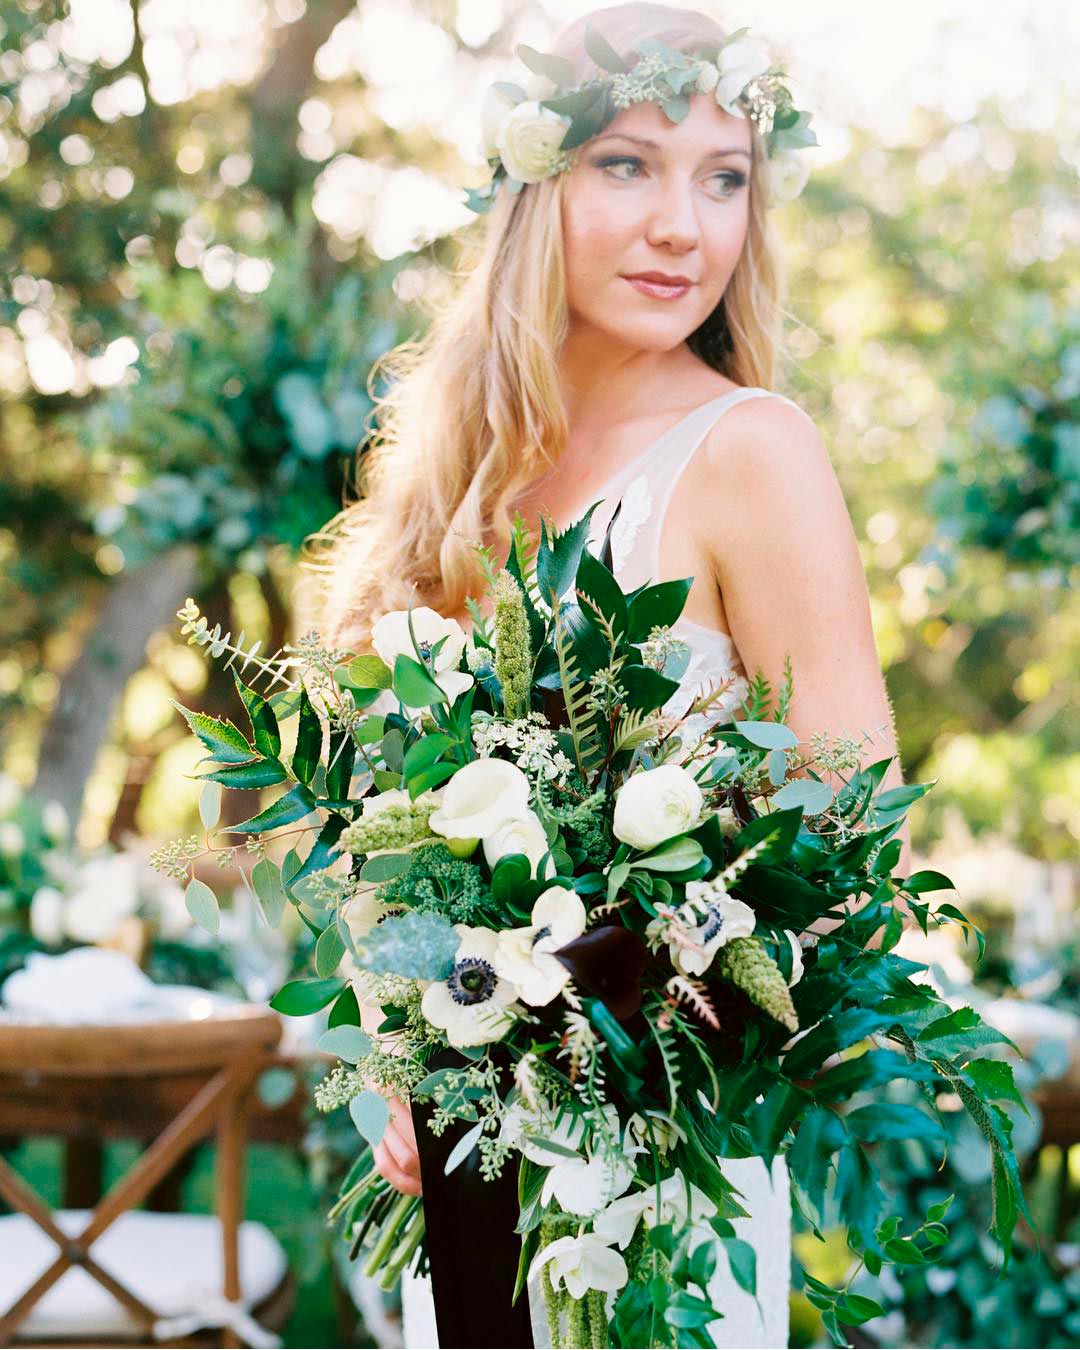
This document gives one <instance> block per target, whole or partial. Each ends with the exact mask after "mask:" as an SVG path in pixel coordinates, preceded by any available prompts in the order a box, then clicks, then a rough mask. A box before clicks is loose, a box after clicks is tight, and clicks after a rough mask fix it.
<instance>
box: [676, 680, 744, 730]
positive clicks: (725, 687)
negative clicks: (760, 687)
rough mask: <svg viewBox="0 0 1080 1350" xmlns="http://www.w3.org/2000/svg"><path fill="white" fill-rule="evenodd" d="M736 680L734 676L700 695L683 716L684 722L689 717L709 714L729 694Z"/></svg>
mask: <svg viewBox="0 0 1080 1350" xmlns="http://www.w3.org/2000/svg"><path fill="white" fill-rule="evenodd" d="M735 678H736V677H735V676H734V675H732V676H731V677H730V678H729V679H726V680H721V681H720V683H719V684H715V685H713V687H712V688H711V689H710V690H708V692H707V693H704V694H701V695H699V697H698V698H696V699H695V700H694V701H693V703H691V705H690V706H689V708H687V710H686V712H685V713H684V714H683V719H682V720H685V719H686V718H687V717H693V716H695V715H696V714H697V713H704V712H709V711H710V709H711V708H712V707H713V705H714V704H716V703H719V702H720V700H721V699H722V698H723V697H724V695H725V694H727V693H728V692H729V690H730V689H731V686H732V685H733V684H734V683H735Z"/></svg>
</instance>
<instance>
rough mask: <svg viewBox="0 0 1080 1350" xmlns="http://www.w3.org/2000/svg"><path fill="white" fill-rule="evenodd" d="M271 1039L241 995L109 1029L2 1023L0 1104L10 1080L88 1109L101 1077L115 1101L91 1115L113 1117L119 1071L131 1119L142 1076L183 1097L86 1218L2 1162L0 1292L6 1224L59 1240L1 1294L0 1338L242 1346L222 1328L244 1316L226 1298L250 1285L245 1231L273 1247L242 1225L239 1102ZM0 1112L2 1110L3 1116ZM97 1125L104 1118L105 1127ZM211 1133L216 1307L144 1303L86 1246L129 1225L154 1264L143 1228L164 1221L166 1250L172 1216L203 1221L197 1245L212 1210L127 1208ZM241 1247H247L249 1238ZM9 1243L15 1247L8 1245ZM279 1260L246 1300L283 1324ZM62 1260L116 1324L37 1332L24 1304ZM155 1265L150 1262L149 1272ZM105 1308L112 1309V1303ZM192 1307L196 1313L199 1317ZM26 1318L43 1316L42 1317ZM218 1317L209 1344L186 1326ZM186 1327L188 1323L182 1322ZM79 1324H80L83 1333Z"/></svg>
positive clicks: (284, 1282) (45, 1286) (34, 1299)
mask: <svg viewBox="0 0 1080 1350" xmlns="http://www.w3.org/2000/svg"><path fill="white" fill-rule="evenodd" d="M280 1035H281V1024H280V1022H279V1020H278V1018H277V1016H276V1015H275V1014H273V1013H270V1012H268V1011H266V1010H264V1009H259V1008H256V1007H252V1006H249V1005H238V1006H237V1007H236V1008H231V1007H230V1008H228V1009H226V1010H223V1011H221V1012H215V1015H213V1016H209V1017H207V1018H206V1019H205V1020H193V1021H177V1022H157V1023H140V1024H124V1025H115V1026H61V1025H44V1024H41V1025H37V1024H35V1025H28V1024H26V1023H7V1024H5V1023H0V1103H3V1102H4V1101H5V1100H6V1099H8V1098H9V1094H10V1096H11V1097H14V1098H15V1099H18V1097H19V1094H20V1090H24V1089H25V1088H26V1086H27V1085H28V1084H29V1085H34V1086H35V1087H36V1090H37V1092H38V1093H39V1094H40V1093H41V1092H44V1091H48V1093H49V1095H50V1096H54V1097H55V1098H57V1099H58V1100H59V1101H60V1102H63V1101H64V1100H65V1097H68V1098H70V1100H71V1104H72V1108H73V1110H74V1111H78V1110H79V1109H80V1108H85V1106H86V1104H87V1089H88V1088H89V1089H91V1091H92V1090H93V1086H94V1083H95V1080H97V1082H98V1083H99V1084H105V1083H111V1084H112V1085H113V1088H114V1095H113V1097H112V1100H111V1101H106V1102H105V1103H104V1106H105V1108H106V1109H105V1111H104V1112H100V1111H99V1113H98V1114H99V1115H109V1114H112V1115H116V1114H117V1113H120V1114H121V1116H122V1113H123V1111H124V1102H123V1101H121V1100H117V1098H116V1096H115V1084H116V1083H117V1081H122V1082H124V1083H125V1084H126V1086H127V1093H128V1101H129V1104H130V1107H131V1109H132V1114H133V1115H135V1116H137V1115H138V1101H139V1097H140V1093H141V1085H142V1083H143V1082H147V1084H148V1086H149V1084H150V1083H152V1082H155V1081H157V1080H169V1081H170V1082H171V1083H172V1084H173V1086H174V1090H175V1091H177V1092H178V1094H179V1099H180V1101H181V1102H182V1105H180V1109H179V1111H178V1114H176V1115H175V1117H173V1118H172V1119H171V1120H169V1121H168V1123H167V1124H166V1125H165V1127H164V1128H163V1129H162V1130H161V1131H160V1133H158V1134H157V1135H156V1137H155V1138H154V1139H153V1141H152V1142H151V1143H150V1145H149V1147H148V1148H147V1149H146V1151H145V1152H144V1153H143V1154H142V1155H141V1156H140V1157H139V1159H138V1160H137V1161H136V1163H135V1164H134V1166H133V1167H132V1168H131V1169H130V1171H128V1172H127V1174H126V1175H124V1176H123V1177H121V1178H120V1179H119V1180H118V1181H117V1182H116V1184H115V1185H114V1186H113V1187H112V1188H111V1189H110V1190H109V1191H108V1193H107V1194H106V1195H105V1196H104V1197H103V1198H102V1199H101V1200H100V1202H99V1203H98V1204H97V1205H96V1206H95V1207H94V1208H93V1209H92V1210H90V1211H89V1212H87V1213H86V1214H85V1215H82V1214H80V1213H78V1212H76V1211H67V1212H64V1213H57V1214H54V1213H53V1212H52V1211H50V1209H49V1207H48V1205H47V1204H46V1203H45V1202H44V1201H43V1200H42V1198H41V1197H40V1196H39V1195H38V1194H37V1193H36V1192H35V1191H34V1190H33V1189H32V1188H31V1187H30V1186H29V1185H28V1184H27V1183H26V1181H24V1180H23V1179H22V1178H21V1177H20V1176H19V1175H18V1173H17V1172H16V1171H15V1170H14V1169H13V1168H12V1167H11V1166H10V1165H9V1164H8V1163H7V1162H6V1161H5V1160H4V1159H3V1158H0V1197H2V1198H3V1199H4V1200H5V1201H6V1202H7V1204H8V1205H9V1206H10V1207H11V1208H12V1209H13V1210H14V1211H16V1213H15V1214H14V1215H12V1216H10V1217H8V1218H6V1219H0V1289H3V1286H4V1285H5V1284H8V1283H9V1280H5V1279H4V1270H5V1267H6V1268H7V1270H8V1273H9V1276H10V1272H11V1269H12V1266H13V1264H14V1262H13V1261H12V1260H11V1259H8V1260H7V1261H6V1262H5V1259H4V1257H3V1255H2V1250H3V1231H2V1230H3V1225H21V1228H20V1229H18V1230H17V1231H16V1230H14V1229H12V1230H11V1231H10V1233H9V1241H11V1240H16V1241H18V1240H19V1234H20V1233H21V1240H22V1243H23V1246H24V1247H25V1240H26V1238H27V1237H28V1236H32V1237H33V1238H34V1239H35V1240H37V1241H40V1234H45V1235H46V1236H47V1237H48V1238H49V1239H51V1242H52V1243H53V1244H55V1247H56V1254H55V1257H54V1259H53V1260H52V1261H51V1263H49V1264H48V1265H47V1267H46V1268H45V1269H43V1270H40V1273H39V1274H37V1276H36V1278H34V1277H31V1279H32V1282H31V1283H30V1284H29V1285H28V1286H27V1287H24V1288H20V1289H18V1290H17V1291H16V1292H15V1293H14V1301H12V1302H11V1303H10V1306H8V1307H7V1308H6V1310H4V1308H3V1304H4V1302H5V1301H6V1300H7V1299H8V1298H9V1297H10V1296H11V1294H12V1290H10V1289H7V1290H5V1291H4V1292H3V1293H0V1345H8V1344H11V1343H12V1342H13V1341H15V1340H17V1341H18V1342H19V1343H20V1344H21V1343H36V1344H64V1345H71V1344H76V1343H77V1344H80V1345H93V1344H103V1345H116V1344H118V1343H119V1342H120V1341H123V1342H124V1343H126V1344H144V1345H154V1344H161V1343H169V1344H207V1343H211V1344H213V1343H220V1344H224V1345H230V1346H235V1345H241V1344H243V1343H244V1341H242V1340H241V1339H240V1338H239V1337H238V1335H237V1333H236V1330H229V1329H228V1325H229V1324H232V1325H233V1326H234V1327H235V1326H243V1325H245V1324H244V1323H243V1320H242V1318H238V1317H237V1316H236V1309H237V1305H240V1304H241V1300H242V1299H243V1298H244V1297H245V1294H246V1293H247V1291H246V1290H245V1289H244V1288H243V1287H242V1283H241V1280H242V1275H245V1272H244V1271H242V1270H241V1246H242V1236H243V1237H244V1238H247V1239H251V1238H254V1237H259V1235H262V1236H261V1237H259V1241H261V1242H263V1244H264V1247H265V1243H266V1242H269V1243H271V1244H273V1247H274V1248H275V1249H276V1251H277V1252H278V1253H279V1254H280V1248H279V1247H277V1244H276V1242H275V1240H274V1239H273V1238H271V1237H270V1234H269V1233H268V1232H267V1231H266V1230H265V1229H262V1228H261V1226H259V1225H250V1224H244V1225H242V1223H241V1220H242V1214H243V1196H244V1150H245V1143H246V1128H247V1126H246V1112H247V1106H248V1102H249V1099H250V1096H251V1091H252V1087H253V1085H254V1081H255V1078H256V1077H257V1075H258V1074H259V1072H260V1071H261V1070H262V1069H263V1067H264V1066H265V1065H266V1063H267V1062H268V1060H269V1058H270V1057H271V1055H272V1054H273V1051H274V1049H275V1047H276V1045H277V1043H278V1040H279V1039H280ZM177 1085H179V1087H177ZM2 1116H3V1112H2V1110H0V1119H2ZM108 1123H109V1122H108V1121H107V1120H104V1119H99V1120H97V1121H96V1122H92V1124H96V1125H97V1126H99V1127H105V1126H107V1125H108ZM113 1123H115V1122H113ZM3 1132H4V1133H8V1132H9V1131H8V1130H6V1129H5V1130H4V1131H3ZM12 1132H15V1133H19V1132H21V1131H18V1130H16V1131H12ZM107 1132H108V1131H107V1130H106V1129H105V1128H102V1133H103V1134H105V1133H107ZM119 1132H122V1131H119ZM211 1134H216V1141H217V1159H216V1160H217V1172H216V1186H215V1189H216V1209H217V1223H218V1224H219V1225H220V1242H221V1257H222V1260H221V1266H220V1273H221V1275H222V1276H223V1278H222V1283H221V1295H220V1296H208V1297H207V1300H206V1302H207V1303H215V1304H216V1305H217V1307H216V1311H215V1310H214V1309H207V1308H199V1307H187V1308H183V1307H177V1306H175V1305H174V1306H173V1307H171V1308H164V1309H163V1308H160V1307H158V1308H155V1307H152V1306H149V1305H148V1303H147V1301H146V1299H145V1298H144V1297H141V1296H140V1294H139V1293H138V1292H136V1291H135V1290H133V1288H132V1287H131V1285H132V1283H133V1281H132V1279H131V1278H130V1276H129V1275H128V1274H125V1273H124V1272H120V1271H116V1270H115V1269H106V1268H105V1266H104V1265H103V1264H102V1262H101V1260H99V1259H96V1257H95V1253H94V1251H93V1248H94V1244H95V1243H96V1242H98V1240H99V1239H101V1237H102V1235H103V1234H105V1233H106V1232H107V1231H109V1230H112V1239H111V1240H113V1243H114V1246H118V1245H119V1246H123V1245H124V1244H123V1243H121V1241H120V1237H119V1234H118V1230H121V1229H123V1228H124V1227H125V1225H126V1226H127V1229H128V1241H127V1244H126V1246H127V1248H128V1250H129V1251H130V1249H131V1246H132V1241H131V1239H132V1237H133V1236H134V1237H135V1241H136V1243H137V1244H139V1245H140V1246H141V1253H140V1254H141V1255H142V1256H143V1258H144V1259H145V1260H149V1261H152V1260H153V1251H152V1248H153V1238H154V1235H155V1234H156V1233H158V1232H160V1231H161V1230H160V1227H159V1225H160V1224H169V1223H172V1224H173V1225H174V1228H173V1231H172V1234H171V1237H170V1242H171V1244H172V1247H173V1250H176V1244H177V1241H178V1237H177V1230H176V1227H175V1225H176V1223H177V1221H181V1222H184V1223H187V1224H189V1225H191V1224H194V1225H196V1227H197V1226H198V1225H202V1228H201V1229H199V1230H198V1231H199V1235H200V1237H201V1238H202V1239H203V1241H204V1242H205V1239H206V1236H207V1234H206V1231H205V1225H206V1224H207V1223H211V1224H212V1223H213V1222H214V1221H213V1220H207V1219H205V1218H200V1217H198V1216H190V1215H178V1216H173V1215H159V1214H142V1213H140V1214H134V1213H132V1211H133V1210H134V1209H135V1208H136V1207H137V1206H139V1205H140V1204H142V1203H143V1201H144V1200H145V1199H146V1197H147V1196H148V1195H149V1194H150V1193H151V1192H152V1191H153V1190H154V1188H155V1187H156V1186H158V1185H159V1183H161V1181H162V1180H163V1179H164V1178H165V1177H166V1176H167V1175H168V1174H169V1173H170V1172H171V1171H172V1170H173V1169H174V1168H175V1167H176V1165H177V1164H178V1163H179V1162H181V1161H182V1159H183V1158H184V1157H185V1155H186V1154H187V1153H188V1152H189V1150H190V1149H191V1148H192V1147H193V1146H194V1145H196V1144H198V1143H199V1142H201V1141H202V1140H203V1139H204V1138H206V1137H207V1136H209V1135H211ZM242 1228H243V1230H244V1232H243V1234H242ZM69 1230H73V1231H69ZM247 1230H258V1232H257V1233H256V1232H255V1231H250V1232H249V1231H247ZM186 1231H189V1232H190V1231H191V1229H190V1228H189V1229H188V1230H186ZM184 1240H185V1239H184V1232H183V1231H181V1233H180V1236H179V1241H180V1242H181V1243H183V1241H184ZM247 1245H248V1246H249V1247H250V1245H251V1243H250V1241H249V1242H248V1243H247ZM257 1245H258V1243H256V1246H257ZM18 1250H19V1249H18V1247H16V1249H15V1251H16V1253H17V1252H18ZM280 1265H281V1271H280V1278H279V1280H278V1283H277V1285H276V1286H275V1288H274V1289H273V1290H272V1292H271V1293H270V1294H269V1295H268V1296H264V1297H263V1298H262V1299H261V1302H260V1303H259V1304H258V1306H256V1307H254V1308H252V1309H251V1312H252V1315H253V1316H254V1317H255V1319H256V1320H257V1321H263V1319H264V1318H265V1319H266V1320H271V1319H272V1320H273V1321H275V1322H278V1323H279V1324H280V1322H281V1321H283V1320H284V1314H285V1312H287V1305H288V1302H289V1298H290V1296H291V1286H290V1282H289V1278H288V1271H287V1268H285V1267H284V1257H283V1255H281V1256H280ZM177 1266H178V1268H177V1269H176V1270H174V1271H170V1272H169V1274H170V1275H171V1276H173V1277H174V1278H175V1279H176V1280H177V1282H178V1284H179V1285H181V1286H182V1281H183V1278H184V1276H185V1274H186V1270H185V1266H186V1263H185V1262H183V1261H181V1262H178V1263H177ZM73 1268H78V1269H80V1270H81V1271H83V1272H85V1275H86V1276H89V1277H91V1278H92V1279H93V1280H94V1281H96V1282H97V1283H98V1285H100V1286H101V1287H102V1288H103V1289H104V1290H106V1291H108V1293H109V1294H111V1295H112V1298H113V1299H114V1300H115V1301H116V1304H117V1305H119V1307H117V1308H116V1313H117V1318H116V1325H115V1326H111V1327H108V1328H105V1327H102V1326H100V1325H99V1326H97V1327H93V1328H91V1327H88V1328H85V1329H83V1328H80V1327H68V1328H65V1329H64V1330H63V1332H62V1333H61V1334H60V1335H59V1338H57V1336H56V1335H55V1334H49V1329H48V1327H47V1326H45V1327H39V1328H38V1329H37V1331H35V1327H34V1320H35V1319H34V1310H35V1307H36V1306H37V1305H38V1304H39V1302H40V1301H41V1300H42V1299H43V1298H44V1297H45V1295H46V1294H47V1293H48V1292H49V1291H50V1290H51V1289H52V1288H53V1286H54V1285H56V1283H57V1282H58V1281H59V1280H60V1279H61V1278H62V1277H63V1276H64V1275H65V1274H66V1273H67V1272H68V1271H71V1270H72V1269H73ZM160 1274H161V1272H160V1271H157V1272H156V1273H155V1279H157V1277H158V1276H160ZM245 1283H246V1276H245ZM158 1286H159V1287H160V1280H158ZM54 1301H55V1300H54ZM228 1305H233V1306H232V1307H231V1308H230V1307H229V1306H228ZM112 1306H115V1305H112V1304H110V1307H112ZM223 1309H224V1315H223V1314H222V1310H223ZM184 1313H190V1314H191V1317H189V1318H185V1317H184V1316H182V1314H184ZM178 1314H180V1315H178ZM200 1314H204V1315H205V1316H204V1320H203V1321H202V1322H201V1323H200ZM215 1319H216V1320H215ZM37 1320H38V1321H39V1322H40V1321H41V1319H40V1318H39V1319H37ZM223 1322H224V1323H225V1324H226V1329H225V1330H224V1331H223V1332H222V1331H220V1330H219V1331H217V1332H216V1333H214V1335H213V1338H212V1339H210V1340H208V1339H207V1336H208V1334H209V1333H205V1332H204V1333H202V1334H199V1333H198V1332H197V1331H196V1328H197V1327H199V1326H200V1325H201V1326H203V1327H213V1326H218V1327H220V1326H221V1325H222V1324H223ZM188 1323H189V1324H192V1325H186V1324H188ZM170 1324H171V1325H170ZM247 1325H248V1326H250V1325H251V1324H250V1323H248V1324H247ZM53 1331H54V1332H55V1328H53ZM81 1331H82V1332H84V1334H80V1332H81Z"/></svg>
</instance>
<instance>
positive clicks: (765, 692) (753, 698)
mask: <svg viewBox="0 0 1080 1350" xmlns="http://www.w3.org/2000/svg"><path fill="white" fill-rule="evenodd" d="M749 686H750V687H749V690H748V692H747V695H746V698H745V699H743V707H744V708H745V709H746V719H747V721H749V722H760V721H762V720H763V719H764V718H765V717H766V715H767V714H768V712H769V710H770V709H771V707H772V685H771V684H770V683H769V681H768V679H767V677H766V675H765V672H764V671H763V670H758V671H757V672H756V673H755V674H754V677H753V678H752V679H751V680H750V681H749Z"/></svg>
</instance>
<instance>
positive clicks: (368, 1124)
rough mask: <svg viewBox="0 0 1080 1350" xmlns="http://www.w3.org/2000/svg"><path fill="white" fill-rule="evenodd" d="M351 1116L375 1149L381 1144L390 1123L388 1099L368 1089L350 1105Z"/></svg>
mask: <svg viewBox="0 0 1080 1350" xmlns="http://www.w3.org/2000/svg"><path fill="white" fill-rule="evenodd" d="M349 1115H350V1116H351V1117H352V1122H353V1124H354V1125H355V1126H356V1128H357V1130H359V1132H360V1134H361V1135H362V1136H363V1137H364V1138H365V1139H366V1140H367V1142H368V1143H369V1144H370V1145H371V1146H372V1148H374V1147H375V1145H376V1144H378V1143H381V1141H382V1137H383V1135H384V1134H385V1133H386V1127H387V1125H388V1124H389V1123H390V1108H389V1107H388V1106H387V1104H386V1099H385V1098H384V1097H380V1096H379V1094H378V1093H377V1092H372V1091H371V1090H370V1089H368V1090H367V1091H365V1092H361V1093H360V1094H359V1095H358V1096H356V1097H354V1098H353V1099H352V1101H351V1102H350V1103H349Z"/></svg>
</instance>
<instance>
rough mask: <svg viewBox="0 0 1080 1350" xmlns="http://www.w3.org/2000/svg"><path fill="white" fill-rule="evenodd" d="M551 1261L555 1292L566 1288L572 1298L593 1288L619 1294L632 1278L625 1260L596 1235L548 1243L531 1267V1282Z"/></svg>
mask: <svg viewBox="0 0 1080 1350" xmlns="http://www.w3.org/2000/svg"><path fill="white" fill-rule="evenodd" d="M549 1261H550V1262H551V1270H550V1272H549V1275H550V1278H551V1283H552V1285H553V1286H554V1288H555V1289H558V1287H559V1285H560V1284H561V1285H565V1287H566V1292H567V1293H568V1294H569V1295H570V1297H571V1298H578V1299H580V1298H584V1297H585V1295H586V1294H587V1293H588V1292H589V1290H590V1289H599V1290H601V1291H602V1292H603V1293H605V1294H613V1293H616V1292H617V1291H618V1290H620V1289H622V1288H623V1286H624V1285H625V1284H626V1282H627V1280H628V1279H629V1278H630V1273H629V1271H628V1270H627V1269H626V1262H625V1261H624V1260H623V1258H622V1257H621V1256H620V1255H619V1253H618V1252H617V1251H614V1250H613V1249H612V1248H611V1247H610V1246H608V1244H607V1243H606V1242H605V1241H604V1240H603V1238H599V1237H597V1236H596V1234H595V1233H582V1234H581V1235H580V1236H579V1237H561V1238H556V1240H555V1241H554V1242H550V1243H548V1245H547V1246H546V1247H544V1248H542V1249H541V1251H540V1252H539V1253H538V1254H537V1256H536V1258H535V1259H534V1260H533V1263H532V1265H531V1266H530V1267H529V1279H530V1280H531V1279H533V1278H534V1277H535V1276H536V1275H538V1274H539V1272H540V1271H541V1270H542V1269H543V1267H544V1266H545V1265H547V1263H548V1262H549Z"/></svg>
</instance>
